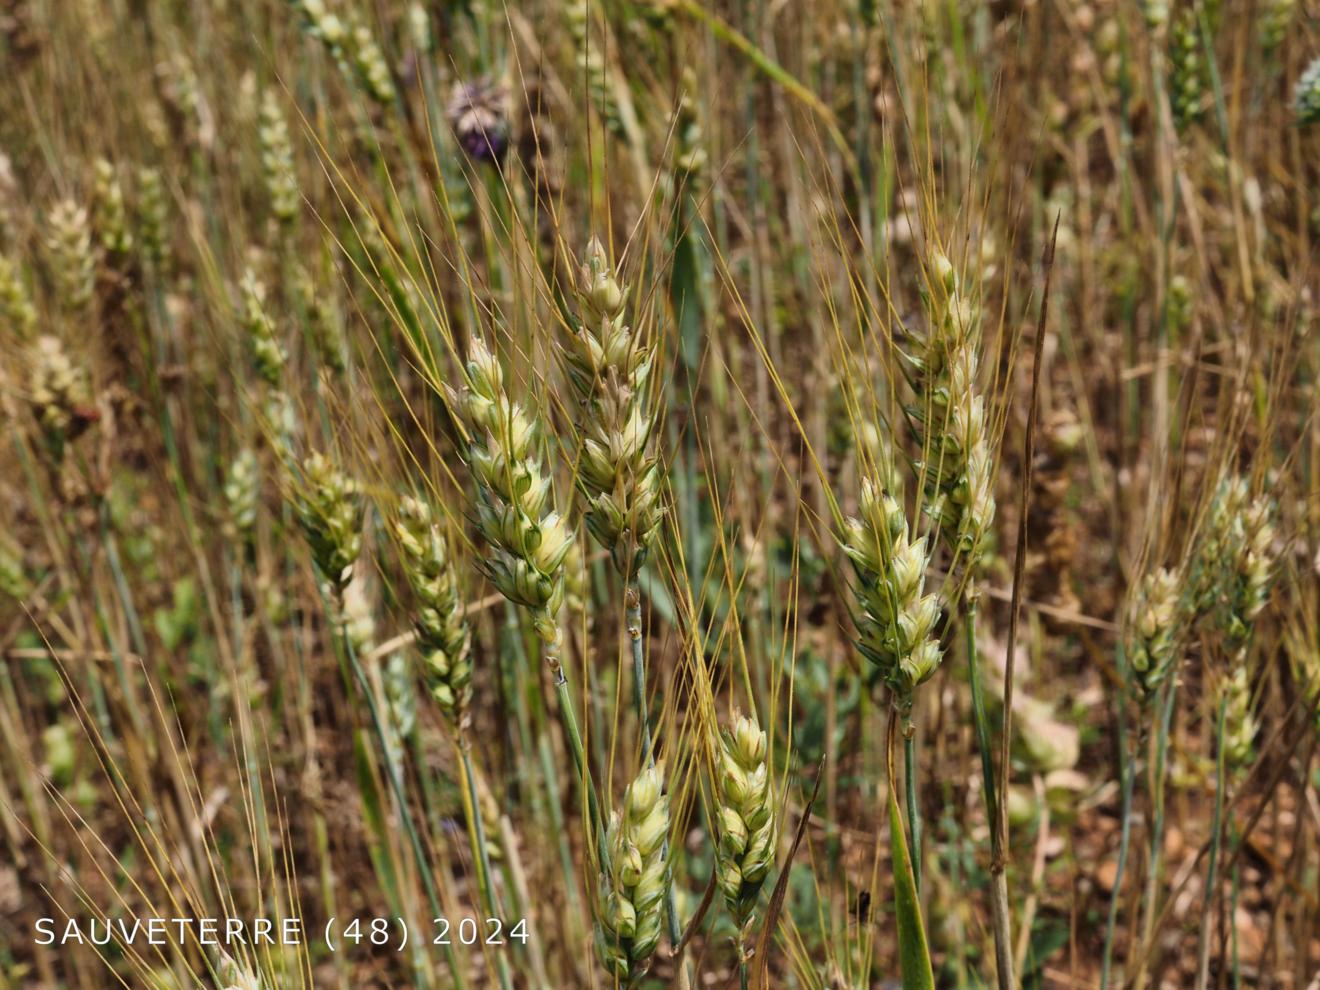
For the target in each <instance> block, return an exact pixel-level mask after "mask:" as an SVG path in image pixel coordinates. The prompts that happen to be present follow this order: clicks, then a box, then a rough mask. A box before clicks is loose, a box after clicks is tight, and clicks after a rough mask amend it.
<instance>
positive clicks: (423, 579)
mask: <svg viewBox="0 0 1320 990" xmlns="http://www.w3.org/2000/svg"><path fill="white" fill-rule="evenodd" d="M394 533H395V536H396V538H397V539H398V541H399V547H400V549H401V550H402V551H403V569H404V573H406V574H407V576H408V583H409V584H410V585H411V586H412V589H413V595H414V597H415V598H416V600H417V609H416V613H415V618H414V621H413V628H414V629H415V630H416V633H417V649H418V651H419V653H420V654H421V660H422V670H423V675H424V677H425V681H426V689H427V691H428V692H429V693H430V695H431V697H432V698H433V699H434V700H435V703H436V705H437V706H439V708H440V711H441V713H442V714H444V716H445V718H446V719H448V720H449V722H450V723H451V724H452V725H454V726H455V727H456V728H458V729H460V730H463V729H466V728H467V724H468V719H469V715H468V705H469V703H470V702H471V700H472V661H471V658H470V656H469V648H470V645H471V634H470V633H469V631H468V626H467V621H466V620H465V618H464V616H463V599H462V596H461V594H460V592H459V585H458V580H457V577H456V575H455V573H454V567H453V561H452V559H451V557H450V554H449V544H448V542H447V541H446V540H445V537H444V534H443V532H442V531H441V529H440V527H439V525H438V524H437V523H436V521H435V519H434V518H433V514H432V512H431V508H430V506H428V505H427V504H426V503H425V502H422V501H421V500H419V499H416V498H412V497H408V498H405V499H404V500H403V501H402V502H401V503H400V505H399V516H398V519H397V520H396V521H395V524H394Z"/></svg>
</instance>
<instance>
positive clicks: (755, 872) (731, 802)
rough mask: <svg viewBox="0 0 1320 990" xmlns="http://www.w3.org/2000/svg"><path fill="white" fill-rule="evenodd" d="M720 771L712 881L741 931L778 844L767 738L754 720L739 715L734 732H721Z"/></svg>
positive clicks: (754, 906)
mask: <svg viewBox="0 0 1320 990" xmlns="http://www.w3.org/2000/svg"><path fill="white" fill-rule="evenodd" d="M718 769H719V793H720V809H719V815H720V838H719V844H718V846H717V847H716V864H715V872H716V878H717V880H718V883H719V887H720V893H721V894H723V895H724V902H725V904H727V905H728V908H729V913H730V914H732V915H733V918H734V923H735V924H736V925H737V926H738V927H739V929H745V928H746V927H747V925H748V924H749V922H750V921H751V920H752V916H753V912H754V911H755V909H756V902H757V898H758V896H759V895H760V892H761V887H762V885H763V884H764V883H765V879H766V877H767V876H768V875H769V873H770V869H771V868H772V867H773V866H774V862H775V850H776V843H777V840H778V827H777V822H776V819H775V808H774V796H773V793H772V791H771V788H770V771H769V767H768V766H767V765H766V734H765V731H764V730H763V729H761V728H760V727H759V726H758V725H757V724H756V722H755V721H754V720H753V719H751V718H748V717H747V716H745V715H739V716H738V718H737V719H736V721H735V722H734V724H733V728H732V729H724V730H722V732H721V738H720V755H719V768H718Z"/></svg>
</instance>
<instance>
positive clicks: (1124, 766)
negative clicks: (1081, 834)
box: [1100, 645, 1136, 990]
mask: <svg viewBox="0 0 1320 990" xmlns="http://www.w3.org/2000/svg"><path fill="white" fill-rule="evenodd" d="M1118 672H1119V677H1120V678H1121V679H1122V692H1123V693H1122V695H1121V696H1120V697H1119V699H1118V774H1119V781H1120V785H1119V786H1120V788H1121V791H1122V816H1123V823H1122V826H1121V831H1120V834H1119V839H1118V863H1117V867H1116V869H1115V871H1114V889H1113V890H1112V891H1110V894H1109V920H1108V921H1107V922H1106V923H1105V948H1104V954H1103V957H1102V960H1101V963H1100V990H1109V967H1110V965H1111V963H1112V961H1113V956H1114V931H1115V929H1116V928H1117V926H1118V900H1119V896H1120V895H1121V892H1122V890H1123V871H1124V870H1125V869H1126V868H1127V860H1128V849H1129V847H1130V845H1131V841H1132V792H1133V783H1134V782H1135V780H1136V774H1134V773H1133V772H1132V759H1131V754H1129V753H1128V747H1127V713H1126V709H1125V705H1126V701H1127V691H1128V680H1127V661H1126V658H1125V654H1124V651H1123V648H1122V646H1121V645H1120V646H1119V648H1118Z"/></svg>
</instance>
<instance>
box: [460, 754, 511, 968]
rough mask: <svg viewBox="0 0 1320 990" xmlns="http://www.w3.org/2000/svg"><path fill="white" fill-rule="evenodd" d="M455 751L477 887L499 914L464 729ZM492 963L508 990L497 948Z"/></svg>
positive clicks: (504, 961) (489, 907)
mask: <svg viewBox="0 0 1320 990" xmlns="http://www.w3.org/2000/svg"><path fill="white" fill-rule="evenodd" d="M458 754H459V756H460V757H461V760H460V767H461V770H462V774H463V788H462V790H463V817H464V818H465V819H466V821H467V830H468V841H469V842H471V844H472V861H473V863H475V864H476V868H477V888H478V890H479V891H480V894H481V900H482V903H483V905H484V906H485V908H486V910H487V911H489V912H490V913H491V915H492V916H493V917H497V918H498V917H499V916H500V915H501V914H502V913H503V912H502V911H501V910H500V906H499V903H498V902H497V901H496V899H495V887H494V885H493V884H492V883H491V870H490V851H489V849H488V847H487V844H486V827H485V823H484V822H483V821H482V817H481V803H480V801H479V800H478V798H477V777H476V774H475V773H474V772H473V770H472V750H471V745H470V744H469V740H468V738H467V734H466V733H461V734H460V735H459V736H458ZM495 966H496V973H497V974H498V977H499V981H500V988H501V990H511V988H512V986H513V984H512V979H511V977H510V975H509V961H508V959H506V958H505V955H504V953H502V952H500V951H499V950H496V953H495Z"/></svg>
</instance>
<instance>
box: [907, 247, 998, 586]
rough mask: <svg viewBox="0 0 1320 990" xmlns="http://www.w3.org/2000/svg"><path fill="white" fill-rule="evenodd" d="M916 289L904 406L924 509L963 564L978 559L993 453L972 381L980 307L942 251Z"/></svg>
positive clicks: (989, 505) (990, 511)
mask: <svg viewBox="0 0 1320 990" xmlns="http://www.w3.org/2000/svg"><path fill="white" fill-rule="evenodd" d="M930 281H931V284H930V286H929V288H928V289H927V290H926V291H925V292H924V293H923V295H924V297H925V303H926V314H927V322H928V328H927V331H926V336H925V339H924V342H923V346H922V347H921V348H920V350H919V351H918V352H917V353H916V354H913V355H910V358H911V360H912V363H913V365H914V367H915V369H916V372H917V374H916V385H917V390H918V401H917V404H916V406H915V407H914V408H912V409H911V410H909V412H910V414H911V416H912V418H913V420H914V421H915V422H916V423H917V424H918V426H919V428H920V431H921V441H922V453H923V460H922V461H921V462H920V463H918V465H917V468H918V471H919V472H920V474H921V476H922V478H923V479H924V482H925V486H926V496H927V511H928V512H929V513H930V514H931V515H933V516H934V517H935V518H936V520H937V521H938V522H939V525H940V530H941V532H942V533H943V534H944V535H945V537H946V539H948V540H949V542H950V543H951V544H952V545H953V547H954V549H955V550H957V551H958V552H959V553H961V554H963V555H964V556H965V558H966V560H967V561H968V563H969V564H970V565H973V566H975V565H976V564H978V563H979V562H980V560H981V556H982V554H983V552H984V550H985V547H986V544H987V541H988V537H989V536H990V530H991V526H992V524H993V522H994V516H995V497H994V479H993V477H992V471H993V468H994V458H993V455H992V453H991V450H990V443H989V437H988V435H987V422H986V411H985V398H984V397H983V396H982V395H981V394H980V389H979V385H978V382H977V378H978V369H979V358H978V354H977V351H978V348H979V346H980V335H981V334H980V329H981V307H980V304H979V302H978V301H977V300H976V298H975V296H974V294H973V292H972V289H971V288H970V287H969V286H968V284H967V282H966V280H965V279H964V277H963V276H962V275H961V274H960V273H959V272H958V271H957V269H956V268H955V267H954V266H953V263H952V262H951V261H950V260H949V259H948V257H947V256H945V255H944V254H943V253H942V252H936V254H935V256H934V258H933V260H932V262H931V279H930Z"/></svg>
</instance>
